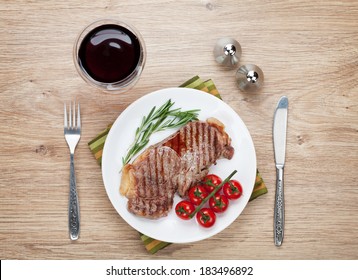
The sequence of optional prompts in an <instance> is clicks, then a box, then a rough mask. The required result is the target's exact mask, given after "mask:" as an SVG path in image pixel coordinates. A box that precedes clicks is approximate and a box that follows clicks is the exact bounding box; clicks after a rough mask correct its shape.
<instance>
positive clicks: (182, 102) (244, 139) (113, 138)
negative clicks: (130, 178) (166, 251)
mask: <svg viewBox="0 0 358 280" xmlns="http://www.w3.org/2000/svg"><path fill="white" fill-rule="evenodd" d="M168 99H171V100H172V101H174V102H175V104H174V106H173V108H182V109H183V110H190V109H200V110H201V111H200V113H199V119H200V120H206V119H207V118H209V117H215V118H217V119H218V120H220V121H221V122H222V123H223V124H224V125H225V131H226V132H227V133H228V134H229V136H230V137H231V139H232V146H233V147H234V148H235V154H234V157H233V158H232V159H231V160H227V159H219V160H218V161H217V165H214V166H212V167H211V168H210V173H214V174H217V175H219V176H220V177H221V178H222V179H225V178H226V177H227V176H228V175H229V174H230V173H231V172H232V171H233V170H237V171H238V172H237V173H236V174H235V175H234V177H233V179H236V180H238V181H239V182H240V183H241V185H242V187H243V196H242V197H240V198H239V199H238V200H236V201H231V202H230V205H229V208H228V209H227V211H226V212H225V213H223V214H219V215H217V219H216V223H215V224H214V226H213V227H211V228H208V229H206V228H203V227H201V226H199V225H198V224H197V221H196V219H192V220H190V221H184V220H181V219H179V218H178V217H177V216H176V214H175V211H174V208H175V205H176V203H177V202H179V201H180V200H181V199H180V197H179V196H178V195H176V196H175V199H174V205H173V209H172V210H171V211H170V213H169V215H168V216H167V217H163V218H160V219H158V220H151V219H146V218H142V217H138V216H135V215H133V214H131V213H129V212H128V210H127V198H126V197H123V196H121V195H120V193H119V185H120V181H121V174H120V170H121V168H122V157H123V156H125V154H126V152H127V149H128V147H129V146H130V144H131V143H132V142H133V137H134V133H135V129H136V128H137V127H138V126H139V124H140V122H141V119H142V117H143V116H144V115H147V114H148V113H149V111H150V110H151V109H152V107H153V106H157V108H158V107H159V106H160V105H162V104H163V103H164V102H166V101H167V100H168ZM174 132H175V130H170V131H164V132H160V133H157V134H155V135H152V138H151V141H150V143H149V144H148V145H150V144H154V143H157V142H159V141H160V140H162V139H164V138H165V137H167V136H169V135H170V134H172V133H174ZM102 176H103V181H104V185H105V188H106V191H107V194H108V197H109V199H110V201H111V202H112V204H113V206H114V208H115V209H116V210H117V212H118V213H119V215H120V216H121V217H122V218H123V219H124V220H125V221H126V222H127V223H128V224H129V225H131V226H132V227H133V228H135V229H136V230H138V231H139V232H141V233H143V234H146V235H148V236H150V237H152V238H155V239H158V240H162V241H166V242H172V243H187V242H194V241H199V240H203V239H205V238H209V237H211V236H213V235H215V234H217V233H219V232H220V231H222V230H223V229H225V228H226V227H228V226H229V225H230V224H231V223H232V222H233V221H235V220H236V219H237V218H238V216H239V215H240V213H241V212H242V211H243V209H244V208H245V206H246V204H247V202H248V200H249V198H250V195H251V193H252V190H253V187H254V182H255V177H256V154H255V149H254V145H253V142H252V139H251V136H250V133H249V131H248V129H247V128H246V126H245V124H244V122H243V121H242V120H241V118H240V117H239V116H238V115H237V114H236V112H235V111H234V110H233V109H232V108H231V107H230V106H229V105H227V104H226V103H225V102H223V101H221V100H220V99H219V98H217V97H214V96H212V95H211V94H208V93H205V92H202V91H199V90H194V89H187V88H167V89H162V90H158V91H155V92H152V93H150V94H147V95H145V96H143V97H142V98H140V99H138V100H136V101H135V102H134V103H132V104H131V105H130V106H128V108H126V109H125V110H124V111H123V112H122V114H121V115H120V116H119V117H118V118H117V120H116V121H115V123H114V124H113V126H112V128H111V130H110V132H109V134H108V137H107V139H106V142H105V146H104V150H103V157H102Z"/></svg>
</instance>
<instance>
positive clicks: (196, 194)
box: [188, 185, 208, 205]
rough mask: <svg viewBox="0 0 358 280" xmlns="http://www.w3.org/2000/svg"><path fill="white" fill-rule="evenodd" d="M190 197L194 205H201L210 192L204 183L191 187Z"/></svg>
mask: <svg viewBox="0 0 358 280" xmlns="http://www.w3.org/2000/svg"><path fill="white" fill-rule="evenodd" d="M188 195H189V199H190V201H191V202H192V203H193V204H194V205H199V204H200V203H201V202H202V201H203V199H204V198H205V197H207V196H208V192H207V191H206V189H205V187H204V186H202V185H197V186H194V187H192V188H190V189H189V193H188Z"/></svg>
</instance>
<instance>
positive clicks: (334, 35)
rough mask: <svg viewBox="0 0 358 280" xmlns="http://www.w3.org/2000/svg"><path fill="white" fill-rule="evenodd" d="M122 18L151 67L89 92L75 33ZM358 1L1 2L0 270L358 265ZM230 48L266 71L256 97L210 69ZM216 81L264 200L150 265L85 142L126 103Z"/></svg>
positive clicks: (228, 76)
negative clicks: (98, 265) (71, 123)
mask: <svg viewBox="0 0 358 280" xmlns="http://www.w3.org/2000/svg"><path fill="white" fill-rule="evenodd" d="M101 17H115V18H123V19H125V20H128V21H130V22H131V23H133V24H134V25H135V26H136V27H137V28H138V29H139V30H140V31H141V33H142V35H143V37H144V39H145V42H146V45H147V55H148V57H147V63H146V67H145V70H144V72H143V75H142V77H141V79H140V81H139V82H138V84H137V85H136V86H135V88H133V89H132V90H131V91H130V92H128V93H125V94H121V95H109V94H103V93H101V92H99V91H98V90H96V89H94V88H92V87H90V86H88V85H87V84H86V83H85V82H84V81H83V80H82V79H81V78H80V77H79V75H78V74H77V73H76V70H75V67H74V65H73V61H72V48H73V43H74V40H75V38H76V36H77V34H78V33H79V31H80V29H81V28H82V27H84V26H85V25H87V24H88V23H90V22H91V21H93V20H95V19H97V18H101ZM357 18H358V2H357V1H353V0H352V1H347V0H346V1H323V0H322V1H308V0H300V1H298V0H290V1H234V0H225V1H218V0H217V1H216V0H211V1H205V0H204V1H199V0H196V1H193V0H191V1H189V0H183V1H172V0H170V1H169V0H166V1H165V0H159V1H158V0H156V1H144V0H134V1H111V0H108V1H93V3H92V2H90V1H83V0H74V1H71V3H70V4H67V3H66V1H65V2H64V1H53V0H51V1H45V2H43V1H25V0H22V1H20V0H17V1H5V0H0V36H1V44H0V96H1V102H0V107H1V108H0V126H1V129H0V131H1V132H0V133H1V147H2V152H1V155H0V157H1V160H0V169H1V180H0V186H1V188H0V194H1V200H0V242H1V245H0V249H1V250H0V257H1V259H202V258H209V259H224V258H225V259H357V258H358V238H357V237H358V236H357V232H358V187H357V181H358V175H357V174H358V172H357V171H358V21H357ZM224 36H230V37H233V38H236V39H237V40H238V41H239V42H240V44H241V46H242V49H243V54H242V58H241V64H245V63H254V64H257V65H259V66H260V67H261V68H262V70H263V71H264V73H265V85H264V87H263V88H262V90H261V91H260V92H259V93H255V94H247V93H242V92H240V91H239V90H238V88H237V87H236V85H235V79H234V75H235V71H234V70H232V71H225V70H223V69H221V68H220V67H219V66H218V65H216V63H215V61H214V59H213V55H212V49H213V46H214V44H215V42H216V40H217V39H219V38H221V37H224ZM196 74H198V75H200V76H201V77H202V78H204V79H205V78H212V79H213V80H214V82H215V84H216V86H217V87H218V89H219V91H220V93H221V96H222V97H223V99H224V101H225V102H227V103H228V104H229V105H230V106H231V107H232V108H233V109H234V110H235V111H237V112H238V113H239V115H240V116H241V118H242V119H243V120H244V122H245V123H246V125H247V127H248V128H249V130H250V132H251V135H252V137H253V140H254V143H255V147H256V153H257V158H258V168H259V170H260V172H261V173H262V176H263V178H264V180H265V182H266V184H267V186H268V188H269V193H268V194H266V195H264V196H262V197H260V198H258V199H257V200H255V201H253V202H252V203H250V204H249V206H248V207H247V208H246V209H245V210H244V212H243V214H242V215H241V216H240V217H239V219H238V220H236V221H235V222H234V223H233V224H232V225H231V226H230V227H228V228H227V229H226V230H224V231H223V232H221V233H220V234H218V235H216V236H214V237H212V238H210V239H207V240H204V241H201V242H196V243H192V244H184V245H177V244H173V245H171V246H168V247H167V248H165V249H163V250H161V251H159V252H158V253H157V254H156V255H154V256H152V255H150V254H148V253H147V252H146V251H145V249H144V246H143V245H142V243H141V241H140V239H139V237H138V234H137V232H136V231H135V230H134V229H132V228H131V227H130V226H129V225H127V224H126V223H125V222H124V221H123V220H122V219H121V218H120V216H119V215H118V214H117V212H116V211H115V209H114V208H113V207H112V205H111V203H110V201H109V199H108V198H107V195H106V192H105V190H104V187H103V183H102V178H101V171H100V168H99V166H98V165H97V163H96V161H95V160H94V159H93V157H92V155H91V153H90V151H89V149H88V147H87V142H88V141H89V140H90V139H91V138H93V137H94V136H95V135H96V134H97V133H98V132H99V131H101V130H102V129H104V128H105V127H106V125H107V124H108V123H110V122H112V121H113V120H115V118H116V117H117V116H118V115H119V114H120V113H121V112H122V111H123V110H124V109H125V108H126V107H127V106H128V105H129V104H130V103H131V102H133V101H134V100H136V99H138V98H139V97H141V96H143V95H145V94H146V93H148V92H151V91H153V90H157V89H160V88H165V87H172V86H176V85H179V84H181V83H182V82H184V81H185V80H187V79H188V78H190V77H192V76H194V75H196ZM281 95H287V96H288V98H289V101H290V105H289V123H288V138H287V165H286V168H285V199H286V226H285V230H286V231H285V239H284V243H283V246H282V247H280V248H276V247H275V246H274V244H273V205H274V186H275V168H274V161H273V148H272V120H273V111H274V108H275V106H276V104H277V101H278V99H279V98H280V96H281ZM74 98H77V99H78V100H80V102H81V107H82V120H83V123H82V124H83V134H82V138H81V142H80V144H79V146H78V148H77V150H76V155H75V161H76V162H75V164H76V172H77V183H78V191H79V198H80V207H81V208H80V209H81V223H82V228H81V235H80V239H79V240H78V241H76V242H71V241H70V240H69V238H68V230H67V203H68V184H69V182H68V180H69V151H68V148H67V146H66V143H65V141H64V137H63V119H62V118H63V103H64V102H68V101H70V100H72V99H74Z"/></svg>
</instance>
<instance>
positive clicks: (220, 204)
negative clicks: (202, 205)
mask: <svg viewBox="0 0 358 280" xmlns="http://www.w3.org/2000/svg"><path fill="white" fill-rule="evenodd" d="M209 206H210V208H211V209H212V210H213V211H214V212H216V213H222V212H225V211H226V209H227V208H228V207H229V199H228V198H227V197H226V196H225V195H222V194H215V195H214V196H213V197H211V198H210V199H209Z"/></svg>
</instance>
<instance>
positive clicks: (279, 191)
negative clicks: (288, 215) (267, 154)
mask: <svg viewBox="0 0 358 280" xmlns="http://www.w3.org/2000/svg"><path fill="white" fill-rule="evenodd" d="M284 224H285V203H284V194H283V165H279V166H276V195H275V213H274V240H275V245H276V246H281V244H282V241H283V230H284Z"/></svg>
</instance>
